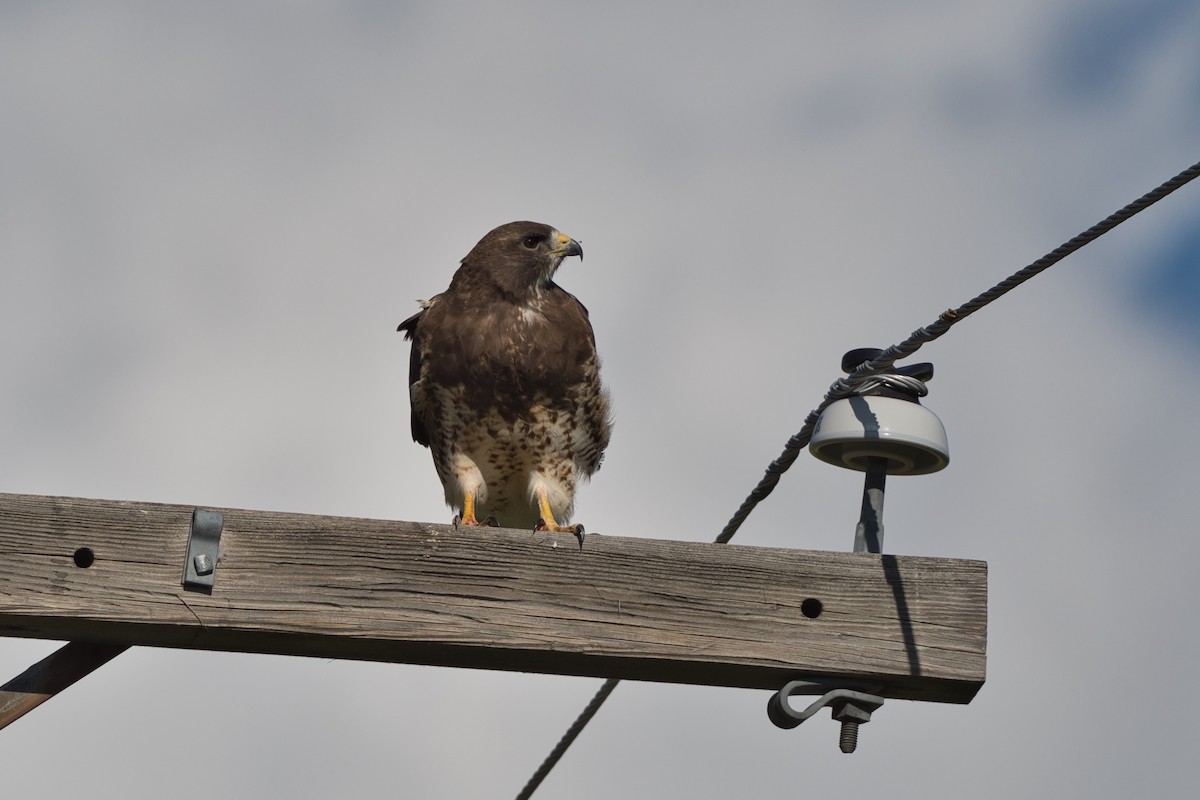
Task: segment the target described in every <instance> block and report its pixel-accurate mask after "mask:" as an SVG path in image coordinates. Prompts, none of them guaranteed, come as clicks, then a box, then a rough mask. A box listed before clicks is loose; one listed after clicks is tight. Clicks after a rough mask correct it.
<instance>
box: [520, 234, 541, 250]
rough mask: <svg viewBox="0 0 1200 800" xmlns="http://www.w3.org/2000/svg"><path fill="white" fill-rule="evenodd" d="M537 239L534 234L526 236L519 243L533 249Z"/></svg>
mask: <svg viewBox="0 0 1200 800" xmlns="http://www.w3.org/2000/svg"><path fill="white" fill-rule="evenodd" d="M538 241H539V240H538V237H536V236H526V237H525V241H523V242H521V244H523V245H525V246H526V247H528V248H529V249H530V250H533V249H535V248H536V247H537V246H538Z"/></svg>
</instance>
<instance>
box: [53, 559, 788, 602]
mask: <svg viewBox="0 0 1200 800" xmlns="http://www.w3.org/2000/svg"><path fill="white" fill-rule="evenodd" d="M74 559H75V566H77V567H79V568H80V569H87V568H88V567H90V566H91V565H92V564H95V563H96V554H95V553H93V552H92V548H90V547H81V548H79V549H78V550H76V551H75V555H74ZM804 602H806V603H807V602H808V601H807V600H805V601H804Z"/></svg>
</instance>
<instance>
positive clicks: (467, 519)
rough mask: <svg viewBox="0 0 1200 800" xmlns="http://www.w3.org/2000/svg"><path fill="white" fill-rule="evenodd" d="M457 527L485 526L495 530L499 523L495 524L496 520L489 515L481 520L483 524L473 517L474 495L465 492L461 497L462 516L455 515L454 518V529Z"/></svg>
mask: <svg viewBox="0 0 1200 800" xmlns="http://www.w3.org/2000/svg"><path fill="white" fill-rule="evenodd" d="M459 525H467V526H472V527H473V526H477V525H486V526H487V527H489V528H495V527H498V526H499V525H500V523H499V522H497V521H496V518H495V517H493V516H492V515H490V514H489V515H488V516H486V517H484V518H483V522H480V521H479V520H478V519H477V518H476V517H475V493H474V492H467V493H466V495H465V496H464V497H463V510H462V514H456V515H455V517H454V527H456V528H457V527H458V526H459Z"/></svg>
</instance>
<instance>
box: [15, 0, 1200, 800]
mask: <svg viewBox="0 0 1200 800" xmlns="http://www.w3.org/2000/svg"><path fill="white" fill-rule="evenodd" d="M1198 36H1200V7H1198V6H1197V4H1195V3H1190V2H1186V0H1174V1H1172V0H1167V1H1165V2H1147V0H1124V1H1123V2H1083V1H1082V0H1076V1H1074V2H1062V1H1060V0H1052V1H1051V2H1046V0H1036V1H1035V0H1010V2H1004V3H952V2H944V1H942V2H939V1H937V0H927V1H926V2H910V3H902V4H899V3H898V4H887V3H867V2H858V3H855V2H850V3H799V2H791V3H766V2H754V1H753V0H750V1H749V2H740V3H736V4H734V3H728V4H721V5H720V6H719V7H718V5H717V4H715V3H708V4H705V3H683V2H675V3H657V4H652V3H636V4H634V3H624V2H608V3H517V4H499V3H486V4H485V3H451V2H442V3H437V4H434V3H408V4H405V3H384V2H365V1H364V2H344V3H322V2H310V3H304V4H296V3H288V4H284V3H232V2H229V3H221V2H207V3H192V4H181V3H159V2H154V3H108V4H99V3H83V2H75V3H70V2H64V3H37V2H3V3H0V269H2V271H0V336H2V339H3V345H2V346H0V371H2V374H3V381H2V383H0V454H2V456H0V491H4V492H27V493H35V494H48V495H70V496H82V497H97V498H110V499H121V500H145V501H158V502H171V503H184V504H191V505H210V506H226V507H237V508H253V509H269V510H287V511H296V512H310V513H323V514H337V515H346V516H365V517H381V518H387V519H403V520H422V521H437V522H447V521H449V519H450V516H451V512H450V510H448V509H447V508H446V507H445V506H444V504H443V502H442V492H441V488H440V486H439V485H438V482H437V479H436V477H435V475H434V472H433V469H432V466H431V462H430V459H429V454H428V452H427V451H426V450H425V449H423V448H421V447H419V446H417V445H416V444H414V443H413V442H412V441H411V439H410V436H409V430H408V401H407V395H406V380H405V378H406V368H407V367H406V365H407V348H406V346H405V343H404V342H403V340H402V338H401V337H400V336H399V335H398V334H396V333H395V328H396V325H397V323H399V322H400V321H401V320H402V319H404V318H406V317H407V316H409V315H410V314H411V313H412V312H413V311H414V310H415V309H416V305H415V301H416V300H417V299H418V298H426V297H429V296H430V295H432V294H435V293H437V292H439V291H441V290H442V289H444V288H445V286H446V285H447V283H448V282H449V279H450V276H451V274H452V273H453V271H454V269H455V267H456V266H457V264H458V260H459V259H460V258H462V256H463V255H465V254H466V252H467V251H468V250H469V249H470V248H471V246H472V245H474V244H475V242H476V241H478V239H479V238H480V237H481V236H482V235H483V234H484V233H486V232H487V231H488V230H489V229H491V228H492V227H494V226H496V225H498V224H501V223H504V222H508V221H510V220H515V219H533V220H538V221H542V222H546V223H548V224H551V225H554V226H555V227H557V228H559V229H560V230H562V231H564V232H566V233H568V234H569V235H571V236H573V237H575V238H578V239H580V240H582V241H583V242H584V244H585V248H586V250H587V260H586V261H584V262H583V263H579V262H577V261H575V260H571V261H569V262H568V263H566V264H565V265H564V267H563V269H562V270H561V271H560V273H559V282H560V283H561V284H562V285H563V286H564V287H565V288H566V289H568V290H569V291H571V292H573V293H574V294H576V295H577V296H578V297H579V298H580V299H581V300H582V301H583V302H584V303H585V304H586V305H587V306H588V308H589V309H590V311H591V316H592V320H593V323H594V326H595V329H596V336H597V339H598V343H599V348H600V351H601V355H602V358H603V360H604V375H605V377H606V380H607V382H608V383H609V385H610V386H611V389H612V393H613V396H614V401H615V407H616V431H615V435H614V438H613V442H612V445H611V447H610V450H609V455H608V457H607V459H606V461H605V464H604V469H603V470H601V472H600V473H599V474H598V475H597V476H596V478H595V479H594V480H593V482H592V483H591V484H590V485H588V486H585V487H584V488H583V489H582V490H581V493H580V496H579V502H578V504H577V519H578V520H580V521H582V522H584V523H585V524H586V525H587V527H588V529H589V531H597V532H603V533H607V534H610V535H626V536H641V537H655V538H673V539H689V540H696V541H708V540H711V539H712V538H713V537H714V536H715V535H716V533H717V532H718V531H719V530H720V529H721V527H722V526H723V525H724V523H725V521H726V520H727V519H728V518H729V516H730V514H731V513H732V512H733V511H734V510H735V509H736V507H737V506H738V504H739V503H740V502H741V501H742V499H743V498H744V497H745V495H746V493H747V492H748V491H749V489H750V488H751V487H752V486H753V485H754V483H755V482H756V481H757V480H758V478H759V476H760V475H761V474H762V470H763V468H764V467H765V466H766V464H767V463H768V462H769V461H770V460H771V459H773V458H774V457H775V456H777V455H778V453H779V451H780V449H781V447H782V446H783V443H784V442H785V441H786V439H787V438H788V437H789V436H790V435H791V434H792V433H794V432H795V431H796V430H798V429H799V427H800V425H801V423H802V421H803V419H804V416H805V415H806V414H807V413H808V411H809V410H810V409H811V408H813V407H814V406H816V405H817V404H818V403H819V402H820V399H821V396H822V394H823V393H824V391H825V390H826V388H827V387H828V386H829V384H830V383H831V382H832V381H833V380H834V379H835V378H836V377H837V376H838V364H839V360H840V358H841V355H842V353H843V352H844V351H845V350H848V349H851V348H854V347H861V346H886V345H888V344H891V343H894V342H896V341H899V340H901V339H903V338H904V337H905V336H907V335H908V333H909V332H910V331H912V330H913V329H914V328H916V327H918V326H921V325H925V324H928V323H930V322H932V321H933V320H934V319H935V318H936V317H937V314H938V313H939V312H941V311H942V310H943V309H945V308H947V307H950V306H956V305H958V304H960V303H962V302H964V301H965V300H967V299H969V298H971V297H973V296H974V295H975V294H977V293H978V292H980V291H982V290H984V289H986V288H987V287H989V286H991V285H992V284H993V283H995V282H996V281H998V280H1000V279H1001V278H1003V277H1004V276H1006V275H1008V274H1009V273H1011V272H1013V271H1015V270H1016V269H1018V268H1020V267H1022V266H1024V265H1025V264H1027V263H1029V262H1031V261H1033V260H1034V259H1036V258H1038V257H1039V256H1041V255H1042V254H1043V253H1045V252H1047V251H1049V250H1051V249H1052V248H1054V247H1055V246H1057V245H1058V244H1060V243H1061V242H1063V241H1065V240H1067V239H1068V238H1070V237H1072V236H1074V235H1075V234H1076V233H1078V232H1079V231H1081V230H1083V229H1085V228H1087V227H1088V226H1090V225H1092V224H1093V223H1095V222H1097V221H1099V220H1100V219H1102V218H1103V217H1105V216H1107V215H1108V214H1109V213H1111V212H1112V211H1114V210H1116V209H1117V208H1119V207H1121V206H1123V205H1124V204H1126V203H1127V202H1129V201H1131V200H1133V199H1134V198H1136V197H1138V196H1139V195H1141V194H1142V193H1144V192H1145V191H1147V190H1149V189H1151V188H1153V187H1154V186H1156V185H1158V184H1159V183H1160V182H1162V181H1163V180H1165V179H1167V178H1169V177H1171V176H1172V175H1174V174H1176V173H1177V172H1179V171H1180V170H1182V169H1184V168H1185V167H1187V166H1189V165H1191V164H1193V163H1194V162H1196V161H1197V160H1200V48H1198V47H1197V46H1196V42H1197V37H1198ZM1198 232H1200V185H1193V186H1189V187H1186V188H1185V189H1183V190H1181V191H1180V192H1178V193H1176V194H1175V195H1173V196H1171V197H1170V198H1168V199H1167V200H1165V201H1164V202H1162V203H1160V204H1159V205H1157V206H1155V207H1154V208H1153V209H1151V210H1150V211H1148V212H1146V213H1145V214H1143V215H1141V216H1139V217H1138V218H1136V219H1135V220H1133V221H1132V222H1130V223H1128V224H1126V225H1125V226H1123V227H1121V228H1119V229H1117V230H1116V231H1114V232H1113V233H1111V234H1109V235H1107V236H1106V237H1104V238H1103V239H1101V240H1100V241H1098V242H1096V243H1095V244H1093V245H1091V246H1089V247H1087V248H1085V249H1084V250H1083V251H1081V252H1079V253H1077V254H1076V255H1074V256H1072V257H1070V258H1069V259H1067V260H1066V261H1064V262H1062V263H1061V264H1059V265H1058V266H1056V267H1054V268H1053V269H1052V270H1051V271H1050V272H1048V273H1046V274H1045V275H1043V276H1041V277H1039V278H1037V279H1035V280H1034V281H1033V282H1032V283H1030V284H1027V285H1026V286H1024V287H1022V288H1020V289H1018V290H1017V291H1016V292H1014V293H1013V294H1011V295H1009V296H1007V297H1006V298H1004V299H1003V300H1001V301H1000V302H999V303H997V304H995V305H993V306H991V307H989V308H988V309H986V310H985V311H983V312H981V313H979V314H978V315H976V316H975V317H972V318H971V319H969V320H967V321H965V322H963V323H962V324H961V325H960V326H958V327H957V328H955V329H954V330H953V331H952V332H951V333H950V334H948V335H947V336H946V337H945V338H943V339H941V340H939V341H938V342H936V343H934V344H933V345H930V346H929V347H927V348H926V349H925V350H923V351H922V352H921V353H920V355H919V356H918V359H919V360H930V361H933V362H934V363H935V365H936V367H937V375H936V377H935V379H934V380H933V381H932V383H931V384H930V389H931V394H930V396H929V398H928V399H927V401H926V405H927V406H928V407H929V408H931V409H933V410H934V411H936V412H937V413H938V415H939V416H940V417H941V419H942V421H943V422H944V424H945V425H946V428H947V430H948V433H949V437H950V444H951V464H950V466H949V468H948V469H947V470H945V471H944V472H941V473H938V474H936V475H932V476H927V477H919V478H918V477H911V478H896V479H893V480H892V481H891V482H889V493H888V496H887V506H886V514H885V523H886V534H887V535H886V539H885V549H886V550H887V551H889V552H893V553H901V554H915V555H927V556H946V557H955V558H972V559H981V560H986V561H987V562H988V564H989V569H990V576H989V595H990V596H989V641H988V678H987V683H986V684H985V686H984V687H983V689H982V690H981V691H980V692H979V694H978V696H977V697H976V699H975V700H974V701H973V702H972V703H970V704H969V705H966V706H951V705H938V704H928V703H914V702H906V701H898V700H897V701H889V702H888V703H887V704H886V705H885V706H884V707H883V708H882V709H881V710H880V711H878V712H876V714H875V716H874V718H873V720H872V722H871V723H870V724H869V725H868V726H866V727H865V728H864V729H863V731H862V734H861V737H860V748H859V752H858V753H856V754H855V755H853V756H845V755H842V754H841V753H840V752H838V749H837V746H836V739H837V736H836V733H837V729H836V726H835V725H834V724H833V723H832V722H829V721H828V719H827V718H826V716H825V715H824V714H822V716H821V718H820V719H818V720H813V721H811V722H809V723H807V724H805V725H803V726H801V727H800V728H798V729H796V730H792V731H780V730H778V729H776V728H775V727H774V726H772V725H771V724H770V723H769V722H768V720H767V718H766V714H765V712H764V708H765V704H766V700H767V693H766V692H761V691H748V690H734V689H717V688H707V687H688V686H673V685H658V684H648V683H625V684H623V685H621V686H620V687H619V688H618V689H617V691H616V692H615V693H614V694H613V696H612V698H611V699H610V700H609V702H608V704H607V705H606V706H605V707H604V708H603V709H602V710H601V712H600V713H599V715H598V716H597V717H596V719H595V720H594V721H593V723H592V725H591V726H590V727H589V728H588V729H587V730H586V731H585V732H584V734H583V735H582V736H581V737H580V739H579V740H578V741H577V742H576V744H575V746H574V747H573V748H572V750H571V751H570V752H569V753H568V755H567V756H566V758H565V759H564V760H563V761H562V763H561V764H560V765H559V767H558V768H557V769H556V770H555V771H554V773H553V774H552V775H551V776H550V778H549V779H548V780H547V781H546V783H545V784H544V785H543V787H542V789H541V791H540V792H539V793H538V795H537V796H538V797H539V798H585V799H586V798H611V797H689V798H726V797H758V796H762V797H776V796H796V797H800V796H831V793H832V792H834V791H836V792H838V793H840V794H841V795H844V796H884V793H886V795H887V796H889V797H895V798H928V797H961V796H972V797H981V798H1010V797H1038V796H1042V797H1088V798H1126V797H1131V796H1141V797H1170V796H1185V795H1188V794H1190V793H1191V792H1193V791H1194V783H1195V778H1194V762H1195V748H1196V743H1197V741H1200V721H1198V720H1200V701H1197V699H1196V695H1195V693H1194V692H1193V691H1191V690H1192V688H1193V686H1194V683H1195V675H1196V674H1197V672H1200V646H1198V642H1197V635H1198V633H1200V631H1198V626H1197V622H1196V615H1195V608H1196V607H1197V605H1198V604H1200V587H1198V586H1197V582H1196V579H1195V578H1196V576H1195V569H1196V564H1197V563H1200V562H1198V559H1200V541H1198V538H1200V537H1198V536H1197V533H1198V531H1197V522H1196V519H1197V517H1196V513H1195V496H1196V489H1195V481H1196V477H1197V469H1196V463H1197V462H1196V453H1197V451H1198V449H1200V430H1198V428H1197V424H1196V420H1195V409H1196V407H1197V397H1198V396H1200V381H1198V380H1197V374H1196V373H1197V367H1198V366H1200V360H1198V358H1197V355H1196V353H1197V347H1196V345H1197V344H1198V343H1200V315H1198V314H1197V312H1196V306H1197V303H1198V302H1200V277H1198V276H1200V269H1198V266H1200V265H1198V260H1200V233H1198ZM197 376H203V378H204V380H205V381H206V382H207V383H208V385H210V386H217V387H219V389H218V390H216V391H202V392H197V391H194V388H193V387H194V386H195V384H196V378H197ZM861 486H862V482H861V476H860V475H858V474H856V473H851V472H848V471H845V470H839V469H836V468H833V467H830V466H828V465H825V464H823V463H822V462H819V461H817V460H816V459H813V458H811V457H809V456H808V455H803V456H802V457H801V459H800V460H799V461H797V463H796V465H795V467H794V468H793V469H792V470H791V472H790V473H788V474H787V475H786V476H785V478H784V479H783V481H782V483H781V484H780V486H779V488H778V490H777V491H776V492H775V494H774V495H773V496H772V497H771V498H770V499H769V500H768V501H767V502H765V503H764V504H763V505H762V506H761V507H760V508H759V510H758V511H756V512H755V513H754V515H753V516H751V518H750V520H749V521H748V522H747V524H746V525H745V526H744V527H743V529H742V531H741V532H740V533H739V534H738V537H737V539H736V540H735V542H736V543H737V544H741V545H766V546H777V547H795V548H805V549H824V550H848V549H849V548H850V546H851V544H852V539H853V530H854V523H855V521H856V519H857V514H858V503H859V492H860V490H861ZM2 587H3V565H0V591H2V590H3V589H2ZM55 647H56V645H55V644H54V643H50V642H36V641H22V640H12V639H4V640H0V672H3V674H2V675H0V681H3V680H6V679H7V678H9V677H11V676H12V675H15V674H17V673H19V672H20V671H22V670H23V669H25V668H26V667H27V666H28V665H29V664H31V663H32V662H34V661H36V660H37V659H39V658H41V657H42V656H44V655H45V654H47V653H49V652H50V651H51V650H53V649H55ZM598 685H599V681H597V680H593V679H582V678H569V677H555V676H541V675H524V674H508V673H488V672H481V671H471V670H454V669H435V668H429V667H415V666H406V665H390V664H364V663H339V662H335V661H328V660H320V659H298V658H282V657H265V656H246V655H233V654H216V653H202V652H183V651H169V650H152V649H147V648H140V649H135V650H133V651H130V652H129V653H126V654H124V655H122V656H121V657H120V658H118V659H117V660H116V661H114V662H112V663H111V664H109V665H107V666H106V667H104V668H103V669H101V670H100V671H99V672H97V673H95V674H94V675H92V676H90V677H89V678H88V679H86V680H85V681H83V682H82V683H80V684H79V685H77V686H75V687H73V688H72V689H70V690H69V691H68V692H66V693H65V694H64V695H63V696H61V697H59V698H57V699H55V700H53V701H51V702H50V703H48V704H47V705H45V706H43V707H42V708H40V709H38V710H37V711H36V712H34V713H32V714H30V715H29V716H28V717H26V718H24V719H22V720H21V721H20V722H18V723H16V724H15V725H14V726H13V727H11V728H9V729H7V730H5V731H4V732H3V733H0V772H2V773H3V776H4V777H3V784H4V795H5V796H6V797H14V798H16V797H28V798H37V797H67V796H88V797H94V798H160V797H172V798H177V799H178V800H183V799H184V798H207V797H215V796H224V797H282V796H288V797H294V798H324V797H334V796H336V797H386V796H395V797H413V798H416V797H446V798H492V797H501V798H502V797H511V796H513V795H515V794H516V792H517V791H518V790H519V789H520V787H521V786H522V785H523V784H524V782H525V780H526V779H527V778H528V777H529V775H530V773H531V772H532V771H533V770H534V769H535V768H536V767H537V765H538V764H539V763H540V762H541V760H542V758H543V757H544V756H545V755H546V753H547V752H548V750H549V749H550V747H551V746H552V745H553V744H554V743H555V742H556V741H557V740H558V738H559V737H560V736H561V734H562V733H563V731H564V730H565V728H566V726H567V725H568V724H569V723H570V722H571V721H572V720H573V719H574V718H575V716H576V714H577V713H578V712H579V710H580V709H581V708H582V707H583V705H584V704H585V703H586V702H587V700H588V699H589V698H590V697H591V696H592V694H593V692H594V691H595V689H596V688H597V687H598ZM197 691H203V692H204V697H205V703H206V705H205V709H204V711H203V713H199V714H197V713H196V712H195V711H193V710H185V709H184V707H183V704H184V703H186V702H188V698H189V696H193V695H194V693H195V692H197Z"/></svg>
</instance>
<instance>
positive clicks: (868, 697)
mask: <svg viewBox="0 0 1200 800" xmlns="http://www.w3.org/2000/svg"><path fill="white" fill-rule="evenodd" d="M797 694H805V695H813V694H819V695H821V696H820V697H819V698H817V700H816V701H815V702H813V703H812V704H810V705H809V706H808V708H806V709H804V710H803V711H797V710H796V709H794V708H792V706H791V704H789V703H788V698H789V697H791V696H792V695H797ZM881 705H883V698H882V697H880V696H879V695H875V694H867V693H866V692H859V691H855V690H853V689H830V688H829V686H828V685H826V684H823V683H815V682H813V681H789V682H788V683H785V684H784V685H783V688H782V689H780V690H779V691H778V692H776V693H775V694H773V695H771V699H770V700H769V701H767V716H768V717H769V718H770V720H771V722H773V723H775V725H776V727H779V728H785V729H786V728H795V727H796V726H797V725H799V724H800V723H801V722H804V720H806V719H808V718H809V717H811V716H812V715H813V714H816V713H817V712H818V711H820V710H821V709H822V708H824V707H825V706H829V708H830V710H831V711H832V713H833V718H834V719H835V720H838V721H839V722H841V723H842V734H841V739H840V741H839V746H840V748H841V750H842V752H843V753H853V752H854V750H855V749H856V748H857V747H858V726H859V725H860V724H862V723H864V722H870V721H871V712H872V711H874V710H875V709H877V708H879V707H880V706H881Z"/></svg>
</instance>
